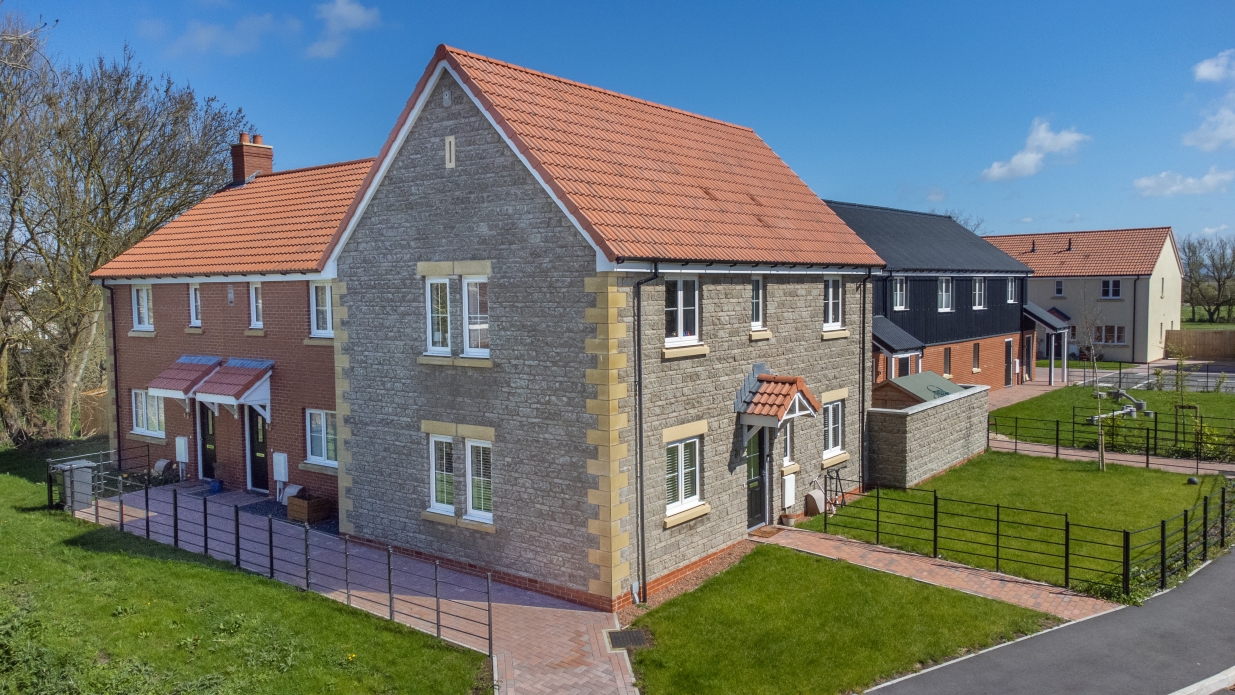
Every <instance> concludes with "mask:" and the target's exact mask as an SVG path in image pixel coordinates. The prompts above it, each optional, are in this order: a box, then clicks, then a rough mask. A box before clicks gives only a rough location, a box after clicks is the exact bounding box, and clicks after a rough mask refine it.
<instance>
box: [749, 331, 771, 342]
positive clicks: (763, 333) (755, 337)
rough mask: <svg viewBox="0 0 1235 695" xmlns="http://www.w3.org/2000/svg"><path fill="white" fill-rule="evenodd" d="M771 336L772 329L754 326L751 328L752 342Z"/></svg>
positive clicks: (767, 338)
mask: <svg viewBox="0 0 1235 695" xmlns="http://www.w3.org/2000/svg"><path fill="white" fill-rule="evenodd" d="M771 338H772V331H770V330H769V329H767V328H752V329H751V330H750V342H752V343H753V342H755V341H758V340H770V339H771Z"/></svg>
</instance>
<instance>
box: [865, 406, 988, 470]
mask: <svg viewBox="0 0 1235 695" xmlns="http://www.w3.org/2000/svg"><path fill="white" fill-rule="evenodd" d="M988 392H989V387H982V386H978V387H975V388H969V389H967V390H965V391H962V392H960V393H956V394H952V395H951V396H946V397H944V398H939V399H936V400H933V401H927V402H926V403H921V404H918V405H915V406H910V407H908V408H904V409H901V410H889V409H881V408H872V409H871V410H870V411H869V413H868V414H867V420H868V422H869V423H870V462H871V477H872V479H873V480H874V481H875V483H876V484H879V485H887V486H891V487H910V486H913V485H916V484H917V483H919V482H921V481H923V480H926V479H927V478H929V477H931V476H933V475H936V474H938V473H941V472H942V471H944V470H947V469H948V468H950V467H952V466H954V465H956V464H958V463H960V462H962V461H964V460H966V459H968V458H970V457H972V456H974V455H976V454H979V453H981V452H982V451H983V450H985V449H986V403H987V395H988Z"/></svg>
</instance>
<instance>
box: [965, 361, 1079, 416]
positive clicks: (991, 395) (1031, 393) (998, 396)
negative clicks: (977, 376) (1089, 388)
mask: <svg viewBox="0 0 1235 695" xmlns="http://www.w3.org/2000/svg"><path fill="white" fill-rule="evenodd" d="M1039 371H1040V372H1041V374H1040V375H1038V378H1037V380H1036V381H1027V382H1025V383H1023V384H1020V385H1018V386H1009V387H1007V388H1001V387H991V390H990V391H988V392H987V394H986V409H987V411H988V412H989V411H992V410H998V409H999V408H1004V407H1007V406H1009V405H1013V404H1016V403H1020V402H1021V401H1027V400H1029V399H1030V398H1037V397H1038V396H1041V395H1042V394H1044V393H1050V392H1051V391H1054V390H1055V389H1057V388H1061V387H1062V386H1063V382H1062V381H1061V380H1059V378H1058V377H1056V380H1055V385H1054V386H1048V385H1047V384H1046V371H1047V370H1046V369H1045V368H1039ZM1056 371H1059V370H1058V369H1056ZM1068 376H1069V377H1070V376H1072V375H1071V374H1069V375H1068Z"/></svg>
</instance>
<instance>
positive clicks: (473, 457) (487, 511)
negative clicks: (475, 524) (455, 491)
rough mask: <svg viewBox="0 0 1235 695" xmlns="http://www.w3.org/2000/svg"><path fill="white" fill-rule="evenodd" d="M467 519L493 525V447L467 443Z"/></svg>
mask: <svg viewBox="0 0 1235 695" xmlns="http://www.w3.org/2000/svg"><path fill="white" fill-rule="evenodd" d="M465 516H466V517H467V518H468V519H472V520H473V521H483V522H485V523H490V524H491V523H493V445H492V444H491V443H489V442H479V441H472V440H470V439H469V440H468V441H467V514H466V515H465Z"/></svg>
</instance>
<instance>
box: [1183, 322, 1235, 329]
mask: <svg viewBox="0 0 1235 695" xmlns="http://www.w3.org/2000/svg"><path fill="white" fill-rule="evenodd" d="M1179 325H1180V327H1181V328H1183V329H1184V330H1185V331H1235V323H1210V322H1208V321H1184V322H1182V323H1180V324H1179Z"/></svg>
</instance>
